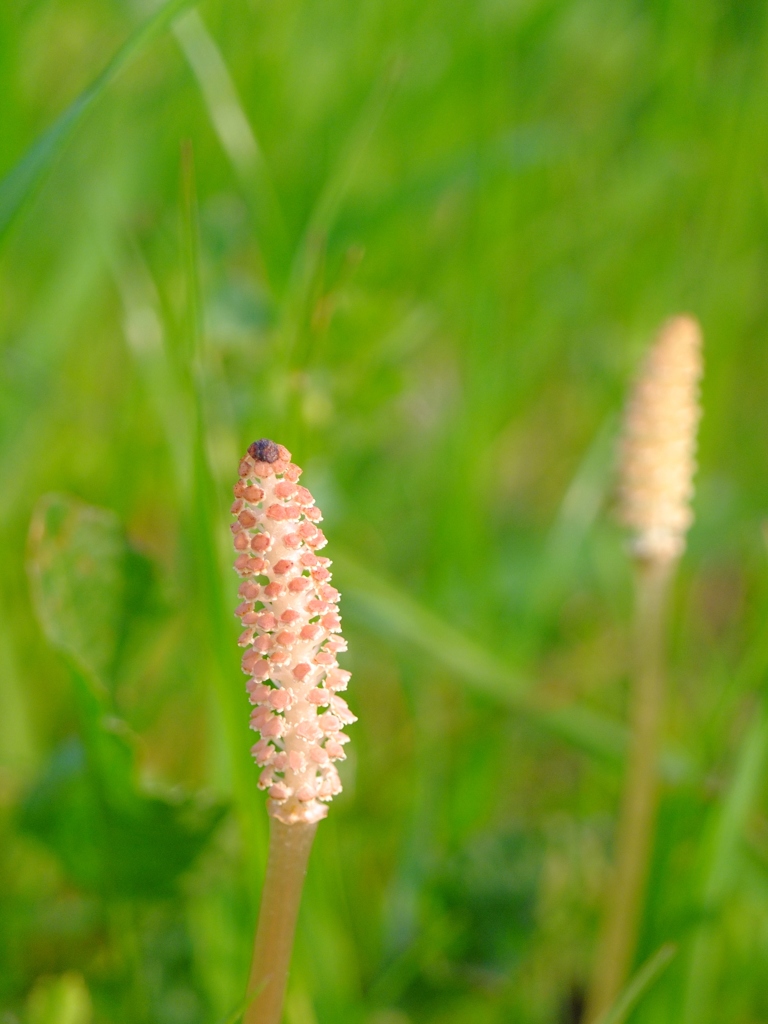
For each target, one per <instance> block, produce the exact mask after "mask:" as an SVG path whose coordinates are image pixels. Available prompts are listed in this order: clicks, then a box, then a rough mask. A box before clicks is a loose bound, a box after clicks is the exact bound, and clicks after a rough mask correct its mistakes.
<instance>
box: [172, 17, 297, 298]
mask: <svg viewBox="0 0 768 1024" xmlns="http://www.w3.org/2000/svg"><path fill="white" fill-rule="evenodd" d="M173 34H174V35H175V37H176V40H177V42H178V44H179V46H180V47H181V51H182V53H183V54H184V57H185V58H186V60H187V63H188V64H189V66H190V68H191V69H192V73H193V74H194V76H195V79H196V81H197V84H198V86H199V87H200V92H201V94H202V97H203V102H204V104H205V108H206V110H207V112H208V116H209V118H210V120H211V124H212V125H213V128H214V130H215V132H216V134H217V136H218V138H219V142H220V143H221V147H222V149H223V150H224V152H225V154H226V155H227V158H228V159H229V162H230V164H231V165H232V168H233V170H234V172H235V174H236V175H237V177H238V179H239V180H240V183H241V185H242V186H243V187H244V188H245V191H246V196H247V198H248V200H249V201H250V204H251V208H252V210H253V217H254V221H255V226H256V234H257V237H258V240H259V247H260V249H261V254H262V257H263V259H264V262H265V265H266V266H267V268H268V270H269V276H270V278H271V279H272V280H273V281H274V280H275V278H276V277H278V276H279V274H280V273H281V272H282V268H283V266H284V264H285V262H286V259H287V251H288V239H287V231H286V226H285V217H284V216H283V212H282V210H281V209H280V201H279V199H278V196H277V191H276V190H275V186H274V183H273V181H272V176H271V175H270V173H269V169H268V167H267V165H266V162H265V160H264V154H263V152H262V149H261V146H260V145H259V143H258V140H257V138H256V135H255V133H254V130H253V127H252V126H251V123H250V121H249V119H248V115H247V114H246V112H245V109H244V107H243V104H242V101H241V99H240V96H239V95H238V92H237V87H236V85H235V83H234V81H233V79H232V75H231V74H230V72H229V68H228V67H227V65H226V62H225V60H224V57H223V56H222V54H221V51H220V50H219V47H218V46H217V45H216V41H215V40H214V38H213V36H212V35H211V34H210V32H209V31H208V28H207V27H206V25H205V22H204V21H203V19H202V17H201V15H200V13H199V12H198V11H197V10H193V11H189V12H187V13H186V14H185V15H184V16H183V17H182V18H179V19H178V20H177V21H176V22H175V23H174V25H173Z"/></svg>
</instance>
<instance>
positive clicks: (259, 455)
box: [248, 437, 280, 462]
mask: <svg viewBox="0 0 768 1024" xmlns="http://www.w3.org/2000/svg"><path fill="white" fill-rule="evenodd" d="M248 454H249V455H250V456H251V458H252V459H254V460H255V461H256V462H277V460H278V459H279V458H280V449H279V448H278V447H277V445H276V444H275V442H274V441H269V440H267V438H266V437H262V439H261V440H260V441H254V442H253V444H252V445H249V446H248Z"/></svg>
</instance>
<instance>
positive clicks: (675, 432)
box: [587, 316, 701, 1022]
mask: <svg viewBox="0 0 768 1024" xmlns="http://www.w3.org/2000/svg"><path fill="white" fill-rule="evenodd" d="M700 376H701V332H700V330H699V325H698V323H697V322H696V321H695V320H694V319H693V318H692V317H688V316H678V317H674V318H673V319H671V320H668V321H667V322H666V323H665V324H664V325H663V327H662V328H661V330H660V332H659V334H658V337H657V338H656V341H655V343H654V344H653V345H652V346H651V349H650V351H649V352H648V355H647V357H646V360H645V363H644V365H643V368H642V371H641V373H640V375H639V377H638V379H637V381H636V383H635V387H634V388H633V390H632V393H631V395H630V400H629V403H628V406H627V411H626V416H625V421H624V432H623V437H622V445H621V453H620V455H621V457H620V464H619V470H620V487H619V499H620V513H621V518H622V519H623V521H624V523H625V524H626V525H627V526H629V527H630V528H631V529H632V531H633V538H632V543H631V550H632V553H633V555H634V560H635V573H636V606H635V636H634V658H633V666H634V668H633V687H632V699H631V712H630V717H631V721H630V747H629V759H628V763H627V774H626V779H625V783H624V793H623V797H622V801H621V811H620V815H619V823H618V829H617V837H616V867H615V871H614V877H613V883H612V886H611V898H610V900H609V903H608V909H607V913H606V916H605V921H604V923H603V930H602V935H601V939H600V943H599V946H598V957H597V964H596V968H595V974H594V978H593V983H592V989H591V991H590V993H589V1000H588V1006H587V1020H588V1021H590V1022H591V1021H595V1020H598V1019H599V1018H600V1017H601V1016H602V1015H603V1014H604V1013H606V1012H608V1011H609V1010H610V1009H611V1007H612V1006H613V1004H614V1003H615V1001H616V1000H617V999H618V997H619V995H620V993H621V990H622V988H623V985H624V982H625V979H626V977H627V973H628V971H629V969H630V967H631V965H632V960H633V957H634V953H635V946H636V943H637V934H638V930H639V925H640V919H641V915H642V910H643V906H644V902H645V892H646V881H647V877H648V866H649V863H650V859H651V854H652V850H653V839H654V833H655V825H656V803H657V796H658V751H659V738H660V732H661V726H662V713H663V706H664V679H663V661H664V659H663V645H664V624H665V612H666V606H667V602H666V595H667V590H668V584H669V581H670V579H671V578H672V574H673V571H674V568H675V566H676V565H677V562H678V559H679V558H680V555H681V554H682V552H683V550H684V548H685V535H686V531H687V530H688V527H689V526H690V525H691V521H692V519H693V515H692V512H691V507H690V500H691V497H692V494H693V474H694V470H695V461H694V454H695V448H696V432H697V428H698V422H699V417H700V413H701V410H700V405H699V400H698V384H699V378H700Z"/></svg>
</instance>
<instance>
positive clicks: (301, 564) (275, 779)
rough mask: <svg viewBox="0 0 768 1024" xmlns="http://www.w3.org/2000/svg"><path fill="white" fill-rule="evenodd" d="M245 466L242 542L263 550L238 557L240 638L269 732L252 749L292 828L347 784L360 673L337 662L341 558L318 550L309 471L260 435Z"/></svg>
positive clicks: (240, 487) (273, 807)
mask: <svg viewBox="0 0 768 1024" xmlns="http://www.w3.org/2000/svg"><path fill="white" fill-rule="evenodd" d="M239 472H240V479H239V481H238V482H237V484H235V488H234V491H235V499H236V500H235V502H234V504H233V505H232V514H233V515H234V516H236V517H237V518H236V520H235V522H234V523H233V524H232V527H233V533H234V538H233V540H234V547H235V550H236V551H237V552H238V553H240V552H244V551H246V550H251V551H256V552H258V554H259V556H260V557H258V558H252V557H248V556H247V555H244V554H238V557H237V558H236V559H235V570H236V571H237V573H238V574H239V576H240V577H241V578H242V580H243V583H242V584H241V585H240V588H239V591H238V593H239V596H240V598H241V599H242V603H241V604H240V605H239V606H238V608H237V610H236V612H235V614H236V615H237V616H238V617H239V618H240V620H241V622H242V623H243V625H244V626H247V627H248V628H247V629H246V630H245V632H243V633H242V634H241V636H240V640H239V643H240V645H241V646H244V647H245V653H244V654H243V658H242V666H243V671H244V672H245V673H246V674H247V675H248V676H249V680H248V683H247V684H246V689H247V691H248V695H249V699H250V702H251V704H252V705H254V708H253V710H252V712H251V719H250V725H251V728H252V729H255V730H256V731H257V732H259V733H261V739H260V740H259V741H258V742H257V743H256V744H254V746H253V747H252V748H251V753H252V755H253V758H254V761H255V762H256V764H257V765H258V766H259V767H260V768H261V769H262V772H261V775H260V777H259V783H258V785H259V787H260V788H261V789H266V790H267V791H268V793H269V800H268V802H267V807H268V809H269V813H270V814H271V815H272V816H273V817H275V818H278V819H279V820H280V821H282V822H285V823H286V824H294V823H296V822H314V821H319V820H320V819H321V818H324V817H325V816H326V814H327V813H328V807H327V803H328V802H329V801H330V800H331V799H332V798H333V797H334V796H335V795H336V793H338V792H340V790H341V781H340V779H339V774H338V772H337V770H336V767H335V766H334V764H333V762H334V761H340V760H344V756H345V755H344V749H343V744H344V743H346V742H348V737H347V736H345V735H344V733H343V732H341V731H340V730H341V727H342V726H343V725H349V724H351V723H352V722H355V721H356V718H355V716H354V715H353V714H352V712H351V711H350V710H349V708H348V706H347V704H346V702H345V701H344V700H343V699H342V698H341V697H338V696H337V695H336V691H338V690H342V689H346V685H347V681H348V680H349V675H350V674H349V672H347V671H345V670H344V669H341V668H339V665H338V662H337V660H336V655H337V654H338V653H340V652H341V651H345V650H346V649H347V645H346V642H345V641H344V640H343V638H342V637H340V636H339V635H338V634H339V631H340V629H341V618H340V616H339V614H338V611H337V609H336V603H337V602H338V600H339V592H338V590H336V589H335V588H334V587H332V586H330V585H329V581H330V579H331V573H330V571H329V567H330V565H331V562H330V560H329V559H328V558H324V557H321V556H318V555H317V554H315V552H316V551H317V550H319V549H321V548H322V547H323V546H324V545H325V536H324V535H323V533H322V531H321V530H319V529H318V528H317V526H316V525H315V523H316V522H319V521H320V520H321V519H322V515H321V513H320V510H319V509H318V508H317V506H316V505H315V503H314V499H313V497H312V495H311V494H310V492H309V491H308V490H307V488H306V487H302V486H299V485H298V484H297V481H298V479H299V477H300V475H301V470H300V469H299V467H298V466H296V465H294V464H293V463H292V462H291V453H290V452H289V451H288V450H287V448H284V447H283V446H282V445H278V444H275V443H274V442H273V441H268V440H262V441H255V442H254V443H253V444H252V445H251V446H250V447H249V449H248V453H247V454H246V455H245V457H244V458H243V460H242V461H241V463H240V467H239ZM257 577H258V579H257ZM263 577H266V580H265V579H264V578H263ZM286 627H290V628H286Z"/></svg>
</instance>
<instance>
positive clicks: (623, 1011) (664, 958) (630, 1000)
mask: <svg viewBox="0 0 768 1024" xmlns="http://www.w3.org/2000/svg"><path fill="white" fill-rule="evenodd" d="M676 953H677V946H675V945H674V944H673V943H671V942H668V943H665V945H663V946H662V947H661V949H659V950H657V951H656V952H655V953H654V954H653V956H652V957H651V958H650V959H649V960H646V962H645V963H644V964H643V966H642V967H641V968H640V970H639V971H638V972H637V974H636V975H635V976H634V978H632V980H631V981H630V983H629V984H628V985H627V987H626V988H625V989H624V991H623V992H622V994H621V995H620V996H619V999H618V1002H617V1003H616V1004H615V1006H613V1007H612V1008H611V1009H610V1010H609V1011H608V1013H606V1014H604V1015H603V1016H602V1017H600V1019H599V1020H598V1021H596V1022H595V1024H623V1022H624V1021H625V1020H626V1019H627V1015H628V1014H629V1013H630V1012H631V1011H632V1010H633V1009H634V1008H635V1007H636V1006H637V1004H638V1003H639V1002H640V999H641V998H642V997H643V996H644V995H645V993H646V992H647V991H648V989H649V988H650V987H651V985H652V984H653V983H654V982H655V981H656V980H657V979H658V977H659V975H660V974H661V973H662V971H663V970H664V969H665V968H666V967H667V965H668V964H669V962H670V960H672V958H673V957H674V956H675V954H676Z"/></svg>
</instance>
